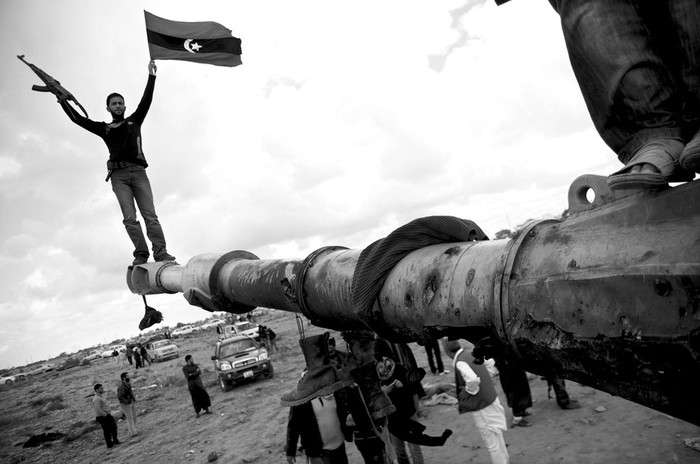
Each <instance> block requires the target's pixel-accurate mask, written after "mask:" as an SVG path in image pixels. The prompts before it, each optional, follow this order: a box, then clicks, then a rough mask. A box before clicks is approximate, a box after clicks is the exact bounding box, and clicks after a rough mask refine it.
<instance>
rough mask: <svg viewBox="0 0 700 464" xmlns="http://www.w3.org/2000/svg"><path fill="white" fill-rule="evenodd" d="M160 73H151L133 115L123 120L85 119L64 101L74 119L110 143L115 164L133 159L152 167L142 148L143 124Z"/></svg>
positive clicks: (112, 159)
mask: <svg viewBox="0 0 700 464" xmlns="http://www.w3.org/2000/svg"><path fill="white" fill-rule="evenodd" d="M155 83H156V76H154V75H149V76H148V83H147V84H146V90H144V93H143V96H142V97H141V101H140V102H139V106H138V107H137V108H136V111H134V112H133V114H131V115H130V116H129V117H127V118H125V119H124V120H123V121H120V122H111V123H105V122H98V121H93V120H92V119H88V118H85V117H83V116H81V115H80V114H78V113H77V112H76V111H74V110H73V109H72V108H71V106H70V105H69V104H68V102H66V101H61V102H60V103H61V108H63V111H65V113H66V114H67V115H68V117H70V119H71V121H73V122H74V123H76V124H77V125H79V126H80V127H82V128H83V129H85V130H87V131H88V132H92V133H93V134H95V135H97V136H98V137H100V138H101V139H102V140H104V142H105V144H107V149H108V150H109V160H110V161H111V162H113V163H119V162H129V163H134V164H137V165H140V166H143V167H148V163H147V162H146V157H145V156H144V154H143V151H142V149H141V146H142V141H141V124H143V120H144V119H145V118H146V114H147V113H148V109H149V108H150V107H151V102H152V101H153V89H154V88H155Z"/></svg>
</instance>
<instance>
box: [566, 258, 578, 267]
mask: <svg viewBox="0 0 700 464" xmlns="http://www.w3.org/2000/svg"><path fill="white" fill-rule="evenodd" d="M577 265H578V264H577V263H576V260H575V259H572V260H571V261H569V264H568V265H567V267H576V266H577Z"/></svg>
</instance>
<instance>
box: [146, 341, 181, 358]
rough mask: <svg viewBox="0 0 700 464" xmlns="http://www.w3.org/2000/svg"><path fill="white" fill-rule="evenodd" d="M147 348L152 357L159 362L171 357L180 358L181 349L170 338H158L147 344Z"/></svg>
mask: <svg viewBox="0 0 700 464" xmlns="http://www.w3.org/2000/svg"><path fill="white" fill-rule="evenodd" d="M146 349H147V350H148V352H149V354H150V355H151V359H153V360H154V361H157V362H162V361H165V360H166V359H170V358H179V357H180V350H179V349H178V347H177V345H176V344H174V343H173V342H171V341H170V340H157V341H155V342H151V343H149V344H148V345H146Z"/></svg>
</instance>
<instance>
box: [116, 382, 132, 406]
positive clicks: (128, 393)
mask: <svg viewBox="0 0 700 464" xmlns="http://www.w3.org/2000/svg"><path fill="white" fill-rule="evenodd" d="M117 399H118V400H119V402H120V403H121V404H131V403H136V398H135V397H134V392H133V391H132V390H131V384H130V383H128V382H124V381H123V380H122V384H121V385H119V388H117Z"/></svg>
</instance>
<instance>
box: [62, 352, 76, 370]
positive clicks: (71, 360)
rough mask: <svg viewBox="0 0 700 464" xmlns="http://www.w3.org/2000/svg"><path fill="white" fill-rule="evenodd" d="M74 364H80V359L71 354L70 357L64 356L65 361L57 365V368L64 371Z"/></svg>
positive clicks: (74, 365)
mask: <svg viewBox="0 0 700 464" xmlns="http://www.w3.org/2000/svg"><path fill="white" fill-rule="evenodd" d="M76 366H80V360H79V359H78V358H76V357H75V356H71V357H70V358H66V360H65V361H63V362H62V363H61V364H59V365H58V370H59V371H65V370H66V369H70V368H71V367H76Z"/></svg>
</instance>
